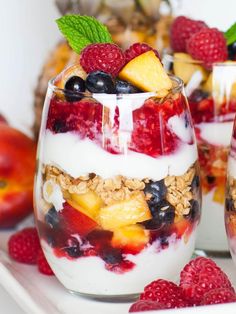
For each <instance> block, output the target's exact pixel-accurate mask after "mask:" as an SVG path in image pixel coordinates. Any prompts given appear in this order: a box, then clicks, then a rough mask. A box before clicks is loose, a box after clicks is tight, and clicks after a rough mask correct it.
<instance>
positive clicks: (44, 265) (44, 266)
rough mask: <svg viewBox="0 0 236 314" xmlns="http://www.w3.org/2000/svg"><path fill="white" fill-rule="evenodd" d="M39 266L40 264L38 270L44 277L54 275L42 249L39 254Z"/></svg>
mask: <svg viewBox="0 0 236 314" xmlns="http://www.w3.org/2000/svg"><path fill="white" fill-rule="evenodd" d="M37 264H38V270H39V271H40V273H42V274H44V275H48V276H52V275H54V273H53V271H52V269H51V267H50V266H49V264H48V262H47V260H46V258H45V255H44V253H43V250H42V249H40V251H39V253H38V257H37Z"/></svg>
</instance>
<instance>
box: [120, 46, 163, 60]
mask: <svg viewBox="0 0 236 314" xmlns="http://www.w3.org/2000/svg"><path fill="white" fill-rule="evenodd" d="M150 50H152V51H154V53H155V55H156V56H157V58H159V59H160V57H159V54H158V52H157V50H156V49H153V48H152V47H150V46H149V45H148V44H145V43H134V44H133V45H131V46H130V47H129V48H128V49H126V50H125V52H124V55H125V63H128V62H129V61H130V60H132V59H134V58H135V57H137V56H139V55H141V54H142V53H144V52H147V51H150Z"/></svg>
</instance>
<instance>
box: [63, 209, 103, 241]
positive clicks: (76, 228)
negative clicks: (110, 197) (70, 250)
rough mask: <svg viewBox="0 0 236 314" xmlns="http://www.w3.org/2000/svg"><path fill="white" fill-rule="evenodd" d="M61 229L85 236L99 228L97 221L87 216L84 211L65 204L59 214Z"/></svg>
mask: <svg viewBox="0 0 236 314" xmlns="http://www.w3.org/2000/svg"><path fill="white" fill-rule="evenodd" d="M59 215H60V224H61V228H62V229H64V230H65V231H68V233H70V234H73V233H75V234H76V233H78V234H79V235H81V236H84V235H86V234H88V233H89V232H91V231H92V230H93V229H95V227H96V226H97V223H96V221H94V220H93V219H91V218H90V217H89V216H87V215H85V214H84V213H83V211H79V210H78V209H75V208H73V207H72V206H71V205H70V204H68V203H64V208H63V210H62V211H60V213H59Z"/></svg>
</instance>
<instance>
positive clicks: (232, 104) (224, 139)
mask: <svg viewBox="0 0 236 314" xmlns="http://www.w3.org/2000/svg"><path fill="white" fill-rule="evenodd" d="M163 63H164V67H165V68H166V70H169V72H170V73H174V74H175V75H178V76H179V77H180V78H182V80H183V81H184V83H185V91H186V96H187V98H188V103H189V106H190V111H191V114H192V119H193V123H194V127H195V133H196V137H197V144H198V152H199V164H200V172H201V185H202V218H201V223H200V225H199V231H198V236H197V240H196V247H197V249H202V250H204V252H205V253H207V254H210V255H212V254H213V255H214V254H216V255H222V254H223V255H228V243H227V237H226V233H225V227H224V200H225V184H226V169H227V159H228V152H229V146H230V139H231V134H232V128H233V120H234V116H235V112H236V63H235V62H233V61H227V62H224V63H216V64H214V65H213V67H212V70H206V69H205V68H204V67H203V64H202V63H201V62H200V61H197V60H193V59H192V58H191V57H190V56H188V55H186V54H184V53H176V54H174V56H171V55H168V54H167V55H165V56H164V58H163Z"/></svg>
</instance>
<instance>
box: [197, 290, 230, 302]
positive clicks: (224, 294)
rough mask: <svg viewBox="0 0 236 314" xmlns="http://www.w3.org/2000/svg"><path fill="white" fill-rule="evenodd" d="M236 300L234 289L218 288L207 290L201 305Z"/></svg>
mask: <svg viewBox="0 0 236 314" xmlns="http://www.w3.org/2000/svg"><path fill="white" fill-rule="evenodd" d="M229 302H236V294H235V292H234V291H232V289H228V288H218V289H214V290H211V291H209V292H207V293H206V294H205V295H204V297H203V300H202V302H201V305H207V304H220V303H229Z"/></svg>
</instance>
